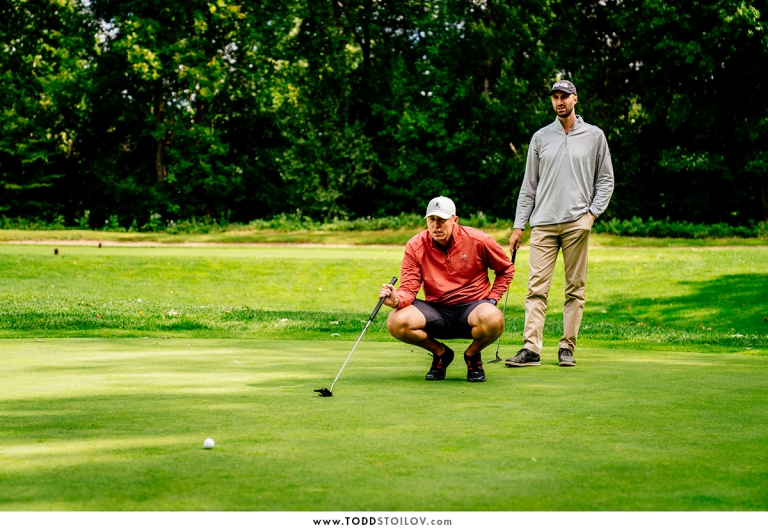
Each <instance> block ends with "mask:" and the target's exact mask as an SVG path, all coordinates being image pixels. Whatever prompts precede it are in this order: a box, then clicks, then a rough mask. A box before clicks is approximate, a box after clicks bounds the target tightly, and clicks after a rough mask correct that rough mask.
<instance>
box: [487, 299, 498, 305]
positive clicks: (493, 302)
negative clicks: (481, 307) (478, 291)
mask: <svg viewBox="0 0 768 530" xmlns="http://www.w3.org/2000/svg"><path fill="white" fill-rule="evenodd" d="M488 301H489V302H490V303H492V304H493V305H498V304H499V301H498V300H495V299H493V298H489V299H488Z"/></svg>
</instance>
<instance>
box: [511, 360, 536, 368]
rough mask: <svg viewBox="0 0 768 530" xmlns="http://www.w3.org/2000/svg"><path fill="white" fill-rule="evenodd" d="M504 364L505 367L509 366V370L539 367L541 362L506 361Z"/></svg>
mask: <svg viewBox="0 0 768 530" xmlns="http://www.w3.org/2000/svg"><path fill="white" fill-rule="evenodd" d="M504 364H505V365H506V366H509V367H510V368H524V367H526V366H541V361H535V362H531V363H513V362H510V361H506V362H505V363H504Z"/></svg>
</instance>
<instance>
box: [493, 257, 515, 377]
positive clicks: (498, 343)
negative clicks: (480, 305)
mask: <svg viewBox="0 0 768 530" xmlns="http://www.w3.org/2000/svg"><path fill="white" fill-rule="evenodd" d="M516 256H517V249H514V250H513V251H512V265H514V264H515V257H516ZM507 298H509V288H507V294H505V295H504V309H502V310H501V315H502V316H504V314H505V313H506V312H507ZM499 346H501V337H499V342H497V343H496V358H495V359H493V360H490V361H488V362H489V363H497V362H499V361H501V357H499Z"/></svg>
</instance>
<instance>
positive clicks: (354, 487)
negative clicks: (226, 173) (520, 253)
mask: <svg viewBox="0 0 768 530" xmlns="http://www.w3.org/2000/svg"><path fill="white" fill-rule="evenodd" d="M351 346H352V343H351V342H349V341H344V342H339V343H332V342H327V341H324V342H313V341H277V340H267V341H265V340H201V339H177V338H172V339H167V340H162V339H158V340H154V339H150V340H142V339H45V340H43V342H37V341H35V340H34V339H16V340H3V341H2V342H0V363H2V366H3V393H2V396H1V397H0V429H1V430H2V432H3V433H4V441H3V442H4V443H3V445H2V446H0V509H2V510H200V509H205V510H291V511H293V510H437V511H454V510H493V511H497V510H500V511H507V510H523V511H529V510H766V509H768V480H767V479H766V477H768V458H767V457H766V452H765V447H766V444H768V431H767V430H766V429H765V424H766V420H767V419H768V417H767V416H768V412H767V411H766V408H765V400H764V396H765V391H766V386H765V376H764V374H765V371H766V369H768V358H766V357H756V356H747V355H727V354H726V355H707V354H700V353H689V352H664V351H656V352H651V351H646V352H638V351H631V350H620V349H600V348H587V349H582V350H580V355H579V357H578V363H579V364H578V365H577V366H576V367H575V368H572V369H571V368H569V369H566V368H560V367H558V366H557V365H556V364H555V362H554V361H555V353H554V349H553V348H548V349H546V350H545V355H544V358H543V365H542V366H541V367H536V368H525V369H509V368H505V367H503V365H487V367H486V368H487V372H488V381H487V382H486V383H483V384H470V383H467V382H466V381H465V380H464V378H465V370H464V367H463V366H462V364H461V362H456V363H455V364H454V365H452V366H451V367H450V368H449V375H448V379H447V380H446V381H444V382H438V383H428V382H426V381H424V378H423V377H424V373H425V372H426V369H427V366H428V364H429V359H428V358H427V357H426V356H425V355H424V354H422V353H419V352H412V351H411V350H410V348H409V347H408V346H405V345H402V344H395V343H379V342H374V341H369V340H365V341H364V342H362V343H361V344H360V346H359V347H358V350H357V351H356V352H355V356H354V357H353V358H352V360H351V361H350V364H349V365H348V366H347V368H346V369H345V371H344V374H343V375H342V377H341V379H340V380H339V382H338V383H337V385H336V388H335V389H334V397H332V398H320V397H317V396H316V394H314V393H313V389H314V388H318V387H321V386H328V385H329V384H330V382H331V381H332V380H333V377H334V376H335V374H336V372H337V371H338V368H339V367H340V365H341V362H342V360H343V359H344V358H345V357H346V355H347V353H348V351H349V349H350V348H351ZM460 347H461V343H460V342H457V343H456V348H457V349H460ZM503 353H504V354H507V353H510V352H509V351H508V350H507V351H505V352H503ZM208 436H211V437H213V438H214V439H215V440H216V447H215V449H213V450H211V451H205V450H203V449H202V442H203V439H204V438H206V437H208Z"/></svg>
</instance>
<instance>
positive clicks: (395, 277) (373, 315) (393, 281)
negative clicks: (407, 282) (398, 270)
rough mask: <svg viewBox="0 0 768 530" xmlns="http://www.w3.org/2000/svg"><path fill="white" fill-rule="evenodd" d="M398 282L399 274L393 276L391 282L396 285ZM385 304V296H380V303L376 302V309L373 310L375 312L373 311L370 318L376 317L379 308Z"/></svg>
mask: <svg viewBox="0 0 768 530" xmlns="http://www.w3.org/2000/svg"><path fill="white" fill-rule="evenodd" d="M396 283H397V276H392V281H390V282H389V284H390V285H391V286H393V287H394V286H395V284H396ZM383 304H384V298H379V303H378V304H376V309H374V310H373V313H371V318H369V319H368V320H373V319H374V318H376V314H377V313H378V312H379V309H381V306H382V305H383Z"/></svg>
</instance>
